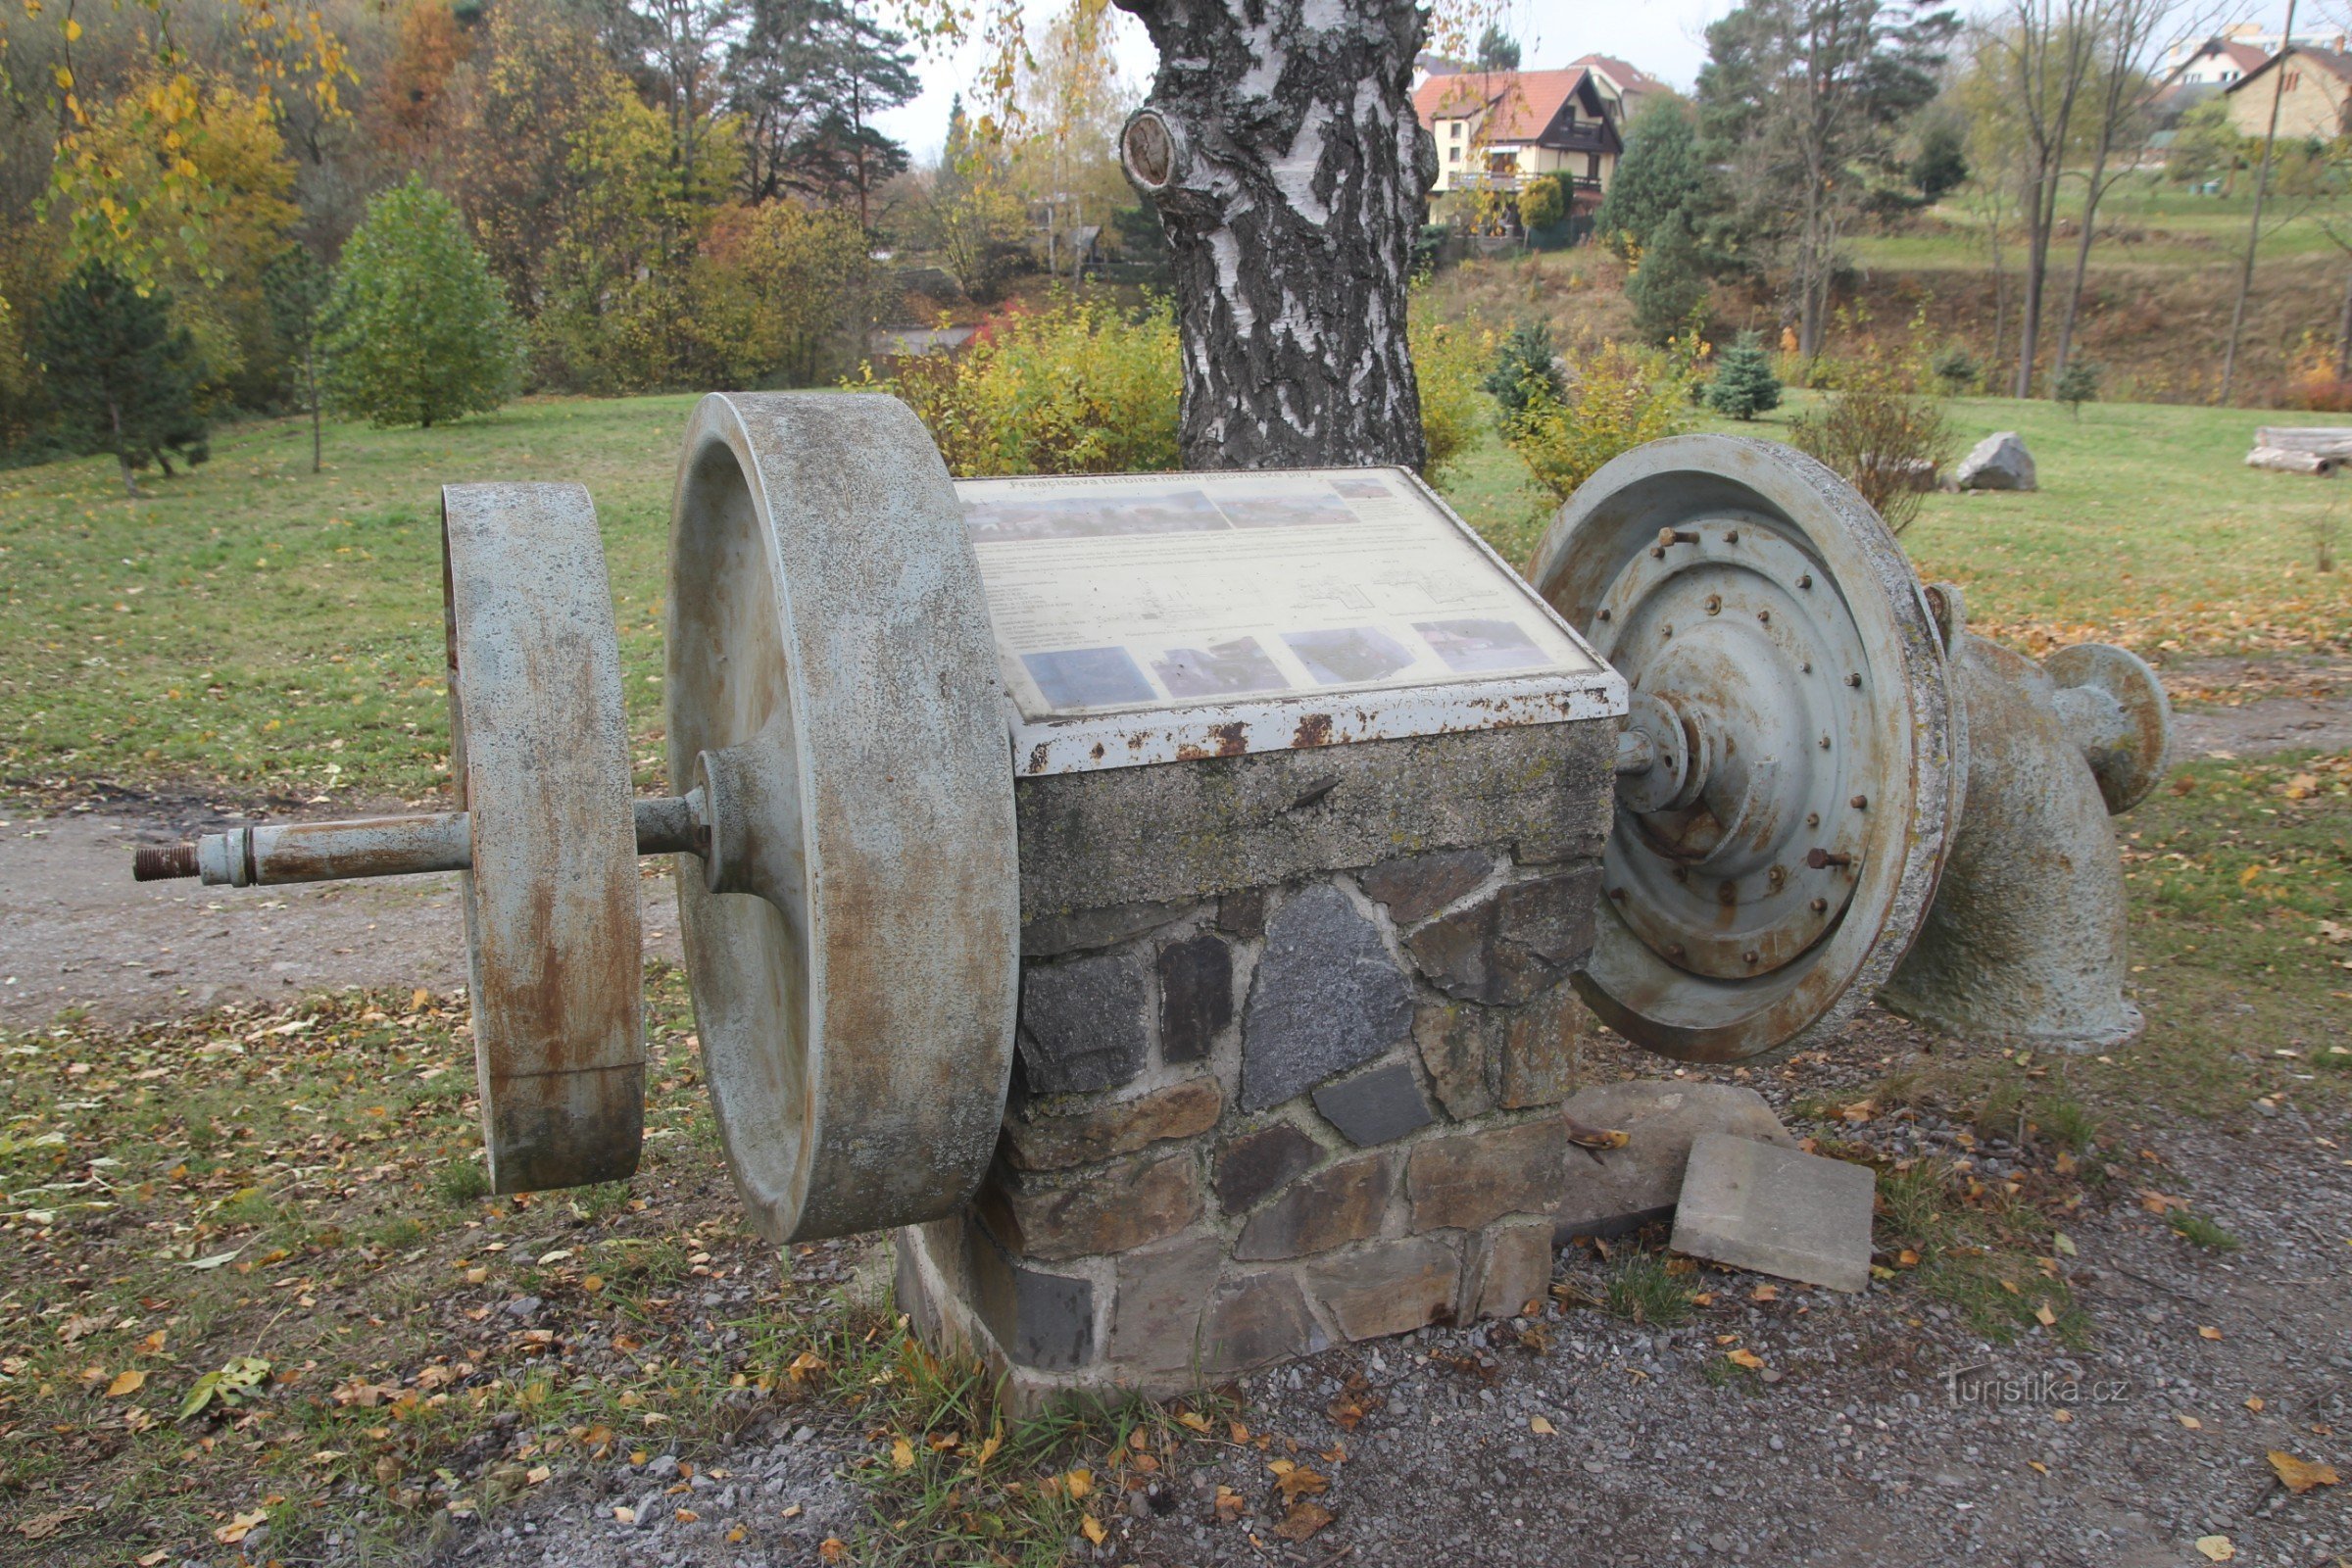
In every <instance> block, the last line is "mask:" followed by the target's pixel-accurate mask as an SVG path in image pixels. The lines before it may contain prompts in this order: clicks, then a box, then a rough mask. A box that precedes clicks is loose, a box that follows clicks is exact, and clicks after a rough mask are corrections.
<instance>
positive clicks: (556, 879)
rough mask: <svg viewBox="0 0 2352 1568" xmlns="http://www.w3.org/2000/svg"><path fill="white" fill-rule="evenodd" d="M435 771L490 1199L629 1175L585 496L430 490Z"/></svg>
mask: <svg viewBox="0 0 2352 1568" xmlns="http://www.w3.org/2000/svg"><path fill="white" fill-rule="evenodd" d="M441 497H442V542H443V563H444V566H443V587H444V595H445V598H444V603H445V607H446V612H447V613H446V617H445V620H446V627H447V633H448V651H449V692H450V730H451V755H450V762H451V771H452V773H453V775H454V776H455V778H456V781H457V785H458V792H459V804H460V805H461V806H462V807H463V808H464V809H466V812H467V813H468V815H469V817H470V828H471V839H472V848H471V868H470V869H469V870H468V871H467V872H466V875H465V876H464V878H463V879H462V882H463V888H464V901H465V907H466V943H467V947H468V948H469V950H470V962H471V976H472V992H471V995H472V1002H473V1035H474V1061H475V1068H476V1075H477V1078H478V1080H479V1084H480V1089H481V1104H482V1135H483V1140H484V1143H485V1145H486V1146H487V1148H488V1151H489V1156H490V1182H491V1189H492V1191H494V1192H500V1193H514V1192H529V1191H534V1190H537V1189H540V1188H548V1187H569V1186H576V1185H579V1184H582V1183H588V1182H602V1181H614V1180H618V1179H621V1178H624V1177H626V1176H628V1175H629V1174H631V1173H632V1172H633V1171H635V1170H636V1168H637V1156H638V1151H639V1143H640V1139H641V1135H642V1130H643V1121H644V1099H645V1084H644V1079H645V1066H644V1063H645V1023H644V1005H643V976H642V953H641V947H642V937H641V934H640V930H639V923H638V907H637V858H636V849H637V842H636V825H635V811H634V809H633V808H632V805H631V802H630V792H629V758H628V732H627V726H626V720H625V716H624V714H623V712H622V709H621V694H620V654H619V647H618V643H617V640H616V639H615V637H614V634H613V596H612V590H611V588H610V586H609V585H608V582H607V578H606V574H605V557H604V549H603V546H602V543H601V541H600V539H599V537H598V533H597V526H596V511H595V508H594V506H593V505H592V504H591V503H590V501H589V499H588V492H587V491H586V490H585V489H582V488H581V487H580V486H578V485H557V484H467V485H450V486H447V487H445V488H444V489H443V490H442V492H441Z"/></svg>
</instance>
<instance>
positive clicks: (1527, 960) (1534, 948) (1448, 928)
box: [1404, 865, 1600, 1004]
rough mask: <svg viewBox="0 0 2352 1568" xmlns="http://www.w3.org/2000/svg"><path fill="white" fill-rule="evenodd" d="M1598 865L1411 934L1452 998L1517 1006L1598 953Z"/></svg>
mask: <svg viewBox="0 0 2352 1568" xmlns="http://www.w3.org/2000/svg"><path fill="white" fill-rule="evenodd" d="M1599 885H1600V872H1599V870H1598V868H1596V867H1594V866H1590V865H1585V866H1579V867H1577V868H1576V869H1575V870H1572V871H1559V872H1554V873H1553V874H1551V875H1549V876H1541V877H1536V878H1533V879H1532V880H1529V881H1526V882H1513V883H1511V884H1509V885H1508V886H1506V887H1501V888H1497V889H1496V890H1495V892H1494V893H1492V894H1490V895H1489V896H1488V897H1486V898H1483V899H1481V900H1479V901H1478V902H1477V903H1476V904H1473V905H1471V906H1470V907H1468V908H1465V909H1456V910H1455V911H1454V912H1453V913H1451V914H1448V915H1446V916H1444V917H1442V918H1440V919H1436V920H1432V921H1431V922H1430V923H1429V924H1427V925H1425V926H1423V927H1421V928H1420V929H1419V930H1417V931H1415V932H1414V933H1413V934H1412V935H1411V936H1409V937H1406V938H1405V939H1404V947H1405V951H1406V952H1407V953H1410V954H1411V955H1412V956H1413V961H1414V962H1415V963H1417V964H1419V965H1420V966H1421V972H1422V973H1423V974H1426V975H1427V976H1429V978H1430V981H1431V983H1432V984H1434V985H1436V986H1437V987H1438V988H1439V989H1441V990H1443V991H1444V992H1445V993H1446V995H1447V996H1451V997H1459V998H1461V999H1462V1000H1463V1001H1465V1002H1488V1003H1503V1004H1514V1003H1521V1002H1525V1001H1527V1000H1528V999H1529V998H1531V997H1534V996H1535V995H1537V994H1538V993H1539V992H1542V991H1544V990H1546V989H1548V988H1549V987H1551V986H1553V985H1556V984H1557V983H1558V982H1559V981H1560V980H1561V979H1562V978H1564V977H1565V976H1566V975H1567V974H1568V973H1569V972H1570V971H1571V970H1574V969H1576V968H1579V967H1581V966H1582V965H1583V963H1584V961H1585V957H1586V956H1587V955H1588V954H1590V953H1591V952H1592V950H1593V898H1594V897H1595V896H1596V894H1597V892H1598V889H1599Z"/></svg>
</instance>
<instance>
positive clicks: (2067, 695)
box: [2041, 643, 2173, 815]
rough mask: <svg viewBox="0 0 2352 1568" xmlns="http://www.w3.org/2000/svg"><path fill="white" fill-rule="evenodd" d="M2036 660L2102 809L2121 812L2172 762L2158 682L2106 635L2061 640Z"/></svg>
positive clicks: (2166, 706) (2168, 720) (2167, 704)
mask: <svg viewBox="0 0 2352 1568" xmlns="http://www.w3.org/2000/svg"><path fill="white" fill-rule="evenodd" d="M2041 668H2042V672H2043V673H2044V674H2046V675H2048V676H2049V677H2050V679H2051V681H2052V682H2053V683H2054V684H2055V685H2056V687H2057V693H2056V701H2057V704H2058V710H2059V711H2060V712H2061V713H2062V714H2063V715H2064V716H2065V718H2066V722H2067V728H2068V731H2069V733H2071V734H2072V735H2074V737H2075V738H2076V740H2077V741H2078V742H2079V743H2080V744H2081V746H2082V758H2083V760H2084V761H2087V762H2088V763H2089V764H2090V771H2091V773H2092V775H2093V776H2095V777H2096V778H2097V779H2098V781H2099V795H2100V796H2101V798H2102V799H2104V800H2105V801H2106V803H2107V809H2108V811H2109V812H2110V813H2111V814H2114V815H2121V814H2122V813H2124V812H2126V811H2129V810H2130V809H2131V808H2133V807H2134V806H2137V805H2138V804H2139V803H2140V802H2142V801H2144V800H2146V799H2147V798H2148V792H2149V791H2150V790H2152V789H2154V788H2155V787H2156V784H2157V781H2158V780H2160V779H2162V778H2163V777H2164V775H2165V772H2166V770H2167V768H2168V767H2169V766H2170V765H2171V758H2172V746H2173V705H2172V700H2171V699H2170V698H2168V697H2166V696H2165V695H2164V682H2163V681H2161V680H2158V679H2157V678H2156V672H2155V671H2154V670H2152V669H2150V668H2149V667H2148V666H2147V663H2146V662H2145V661H2143V660H2142V659H2141V658H2140V657H2139V656H2138V655H2137V654H2134V653H2132V652H2131V650H2129V649H2125V648H2117V647H2115V646H2114V645H2113V644H2111V643H2078V644H2076V645H2075V646H2074V647H2072V648H2061V649H2059V650H2058V651H2057V652H2055V653H2053V654H2051V655H2050V656H2049V657H2048V658H2047V659H2044V660H2043V661H2042V662H2041Z"/></svg>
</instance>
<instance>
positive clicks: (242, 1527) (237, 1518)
mask: <svg viewBox="0 0 2352 1568" xmlns="http://www.w3.org/2000/svg"><path fill="white" fill-rule="evenodd" d="M269 1517H270V1510H269V1509H267V1508H256V1509H254V1510H253V1511H252V1512H251V1513H240V1514H236V1515H233V1516H232V1517H231V1518H230V1519H229V1521H228V1523H226V1524H224V1525H222V1526H221V1527H220V1528H219V1529H218V1530H215V1531H214V1532H213V1539H214V1540H215V1541H217V1542H219V1543H220V1544H221V1545H223V1546H233V1545H235V1544H237V1543H238V1542H240V1541H243V1540H244V1539H245V1538H246V1537H247V1536H249V1535H252V1534H253V1532H254V1531H255V1529H256V1528H258V1527H259V1526H260V1525H261V1524H262V1522H263V1521H264V1520H266V1519H268V1518H269Z"/></svg>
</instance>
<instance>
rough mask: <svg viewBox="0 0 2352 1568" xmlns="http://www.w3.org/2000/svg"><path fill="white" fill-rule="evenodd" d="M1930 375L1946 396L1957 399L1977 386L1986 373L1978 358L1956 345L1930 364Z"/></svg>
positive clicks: (1937, 356)
mask: <svg viewBox="0 0 2352 1568" xmlns="http://www.w3.org/2000/svg"><path fill="white" fill-rule="evenodd" d="M1928 370H1929V373H1931V374H1932V375H1934V376H1935V377H1936V383H1937V384H1938V385H1939V386H1941V387H1942V388H1943V393H1944V396H1946V397H1953V398H1956V397H1958V396H1960V395H1961V394H1962V393H1963V392H1966V391H1967V390H1968V389H1969V388H1970V387H1973V386H1975V385H1976V384H1977V378H1978V377H1979V376H1980V375H1982V374H1983V373H1984V372H1983V370H1982V369H1981V368H1979V367H1978V365H1977V359H1976V356H1975V355H1973V354H1971V353H1969V352H1968V350H1966V349H1964V348H1962V347H1961V346H1960V345H1959V344H1957V343H1955V344H1953V345H1952V346H1951V347H1950V348H1947V349H1945V350H1944V351H1943V352H1942V353H1940V354H1938V355H1936V358H1934V359H1933V360H1930V361H1929V362H1928Z"/></svg>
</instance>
